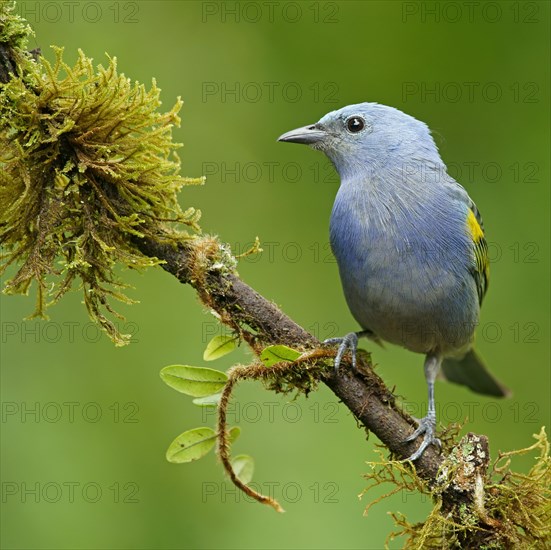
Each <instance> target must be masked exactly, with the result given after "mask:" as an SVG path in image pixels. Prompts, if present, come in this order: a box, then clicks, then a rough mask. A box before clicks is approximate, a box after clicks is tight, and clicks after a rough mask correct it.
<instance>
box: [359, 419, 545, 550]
mask: <svg viewBox="0 0 551 550" xmlns="http://www.w3.org/2000/svg"><path fill="white" fill-rule="evenodd" d="M534 437H535V439H536V443H535V444H534V445H532V446H531V447H528V448H526V449H520V450H518V451H511V452H508V453H501V454H500V455H499V457H498V458H497V460H496V461H495V462H494V464H493V466H492V467H491V468H490V470H489V471H488V473H487V475H486V476H485V479H484V480H482V481H483V484H482V483H481V488H482V490H481V492H480V495H479V496H480V498H479V499H478V500H477V499H476V497H475V499H474V501H470V500H467V501H465V502H458V503H456V504H455V505H452V506H450V503H449V502H447V503H446V504H447V506H446V510H444V509H443V495H445V493H446V490H447V488H448V487H449V486H450V484H454V485H455V484H457V477H456V474H457V473H458V469H461V468H463V470H462V471H463V472H464V469H465V464H463V465H461V464H460V463H459V459H458V457H459V456H460V455H462V456H463V457H467V458H469V457H470V454H471V453H472V452H473V450H474V449H473V445H472V444H470V443H466V444H465V442H464V441H463V442H460V443H459V445H458V446H457V447H456V448H455V449H454V452H452V454H451V455H450V457H449V459H447V460H446V461H445V462H444V464H443V466H442V469H441V475H440V476H439V477H438V486H437V487H436V488H433V490H432V491H429V489H428V488H427V486H426V484H425V483H424V482H423V481H422V480H421V479H420V478H418V477H417V475H416V473H415V471H414V470H413V469H411V468H410V467H408V465H407V464H406V463H403V462H400V461H389V460H386V459H384V457H383V456H382V454H381V460H380V461H378V462H370V463H368V464H369V465H370V466H371V468H372V472H371V473H369V474H366V476H365V477H366V479H367V480H368V481H369V486H368V488H367V489H366V490H365V491H364V493H366V492H368V491H369V490H370V489H371V488H373V487H375V486H378V485H381V484H390V485H391V490H390V491H388V492H387V493H385V494H384V495H383V496H381V497H379V498H378V499H376V500H374V501H373V502H371V503H370V504H368V506H367V508H366V514H367V512H368V511H369V509H370V508H371V506H373V505H374V504H376V503H378V502H380V501H381V500H383V499H384V498H386V497H388V496H390V495H393V494H395V493H398V492H400V491H408V492H420V493H422V494H423V493H424V494H430V495H431V496H432V497H433V500H434V507H433V509H432V511H431V513H430V514H429V516H428V517H427V519H426V520H425V521H424V522H422V523H416V524H412V523H410V522H409V521H408V520H407V518H406V517H405V516H404V515H403V514H400V513H392V514H391V515H392V517H393V519H394V522H395V523H396V525H397V526H398V527H399V531H397V532H394V533H391V534H390V535H389V538H388V541H387V543H389V542H390V541H391V540H393V539H395V538H397V537H400V538H404V539H405V543H404V546H403V548H406V549H416V550H421V549H435V550H436V549H442V548H446V549H447V548H474V547H479V548H487V549H488V550H490V549H494V548H520V549H525V548H526V549H528V548H530V549H540V548H541V549H542V550H543V549H544V548H550V547H551V532H550V530H549V525H551V499H550V497H551V458H550V456H549V441H548V440H547V436H546V433H545V429H544V428H542V429H541V431H540V433H539V434H536V435H534ZM469 449H470V450H469ZM526 453H536V457H535V464H534V466H533V467H532V468H531V470H530V471H529V472H528V474H520V473H516V472H514V471H512V470H511V469H510V463H511V459H512V458H513V457H515V456H517V455H521V454H526ZM469 462H470V461H469V460H467V464H468V463H469ZM447 497H449V494H448V495H447Z"/></svg>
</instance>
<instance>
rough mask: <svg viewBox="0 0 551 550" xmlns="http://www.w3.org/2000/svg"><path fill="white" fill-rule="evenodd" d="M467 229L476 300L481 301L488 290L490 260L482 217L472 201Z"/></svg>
mask: <svg viewBox="0 0 551 550" xmlns="http://www.w3.org/2000/svg"><path fill="white" fill-rule="evenodd" d="M467 231H468V232H469V234H470V235H471V237H472V239H473V244H474V259H475V265H474V269H473V272H472V273H473V276H474V279H475V282H476V288H477V291H478V300H479V302H480V303H482V299H483V298H484V295H485V294H486V291H487V290H488V282H489V279H490V262H489V259H488V244H487V243H486V239H485V238H484V229H483V227H482V218H481V216H480V212H479V211H478V209H477V208H476V206H475V204H474V203H472V205H471V207H470V208H469V212H468V214H467Z"/></svg>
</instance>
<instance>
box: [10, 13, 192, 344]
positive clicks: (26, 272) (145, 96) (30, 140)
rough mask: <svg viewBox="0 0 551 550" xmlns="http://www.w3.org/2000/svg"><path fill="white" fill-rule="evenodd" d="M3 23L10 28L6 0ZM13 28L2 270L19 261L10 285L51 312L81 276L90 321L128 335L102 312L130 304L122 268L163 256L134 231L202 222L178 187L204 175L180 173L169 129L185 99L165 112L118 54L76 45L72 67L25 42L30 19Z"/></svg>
mask: <svg viewBox="0 0 551 550" xmlns="http://www.w3.org/2000/svg"><path fill="white" fill-rule="evenodd" d="M13 17H16V16H13ZM0 21H1V22H6V21H12V23H10V24H11V27H14V23H13V19H9V17H8V16H7V15H6V11H5V6H4V11H3V12H2V15H1V19H0ZM26 32H27V33H28V32H30V31H29V30H27V31H26ZM10 33H11V34H10ZM14 33H18V35H17V41H16V42H15V44H16V46H15V47H13V42H12V47H11V49H10V50H7V54H6V56H5V58H6V59H8V60H9V62H6V63H2V69H3V72H11V73H12V74H11V75H10V76H11V78H10V79H8V80H7V81H6V82H5V83H1V84H0V151H1V152H0V201H1V204H2V209H1V212H0V243H1V244H2V245H3V248H4V253H3V256H2V265H1V267H0V269H1V271H0V273H2V272H4V271H5V269H6V268H7V267H8V266H9V265H11V264H17V265H18V270H17V272H16V273H15V274H14V275H13V276H12V277H11V278H10V279H9V280H8V281H7V283H6V287H5V291H6V292H9V293H27V292H28V290H29V287H30V285H31V283H32V282H33V281H35V282H36V284H37V286H38V293H37V295H38V299H37V305H36V309H35V312H34V315H38V316H44V315H45V307H46V305H47V304H48V302H50V301H51V302H55V301H57V300H58V299H59V298H60V297H61V296H62V295H63V294H64V293H65V292H67V290H69V289H70V288H71V287H72V286H73V283H74V282H75V281H79V282H80V287H81V288H82V290H83V293H84V302H85V304H86V307H87V309H88V311H89V313H90V316H91V317H92V319H93V320H94V321H96V322H98V323H99V324H100V325H101V327H102V328H103V329H104V330H105V331H106V332H107V333H108V334H109V336H110V337H111V338H112V339H113V340H114V341H115V343H117V344H123V343H125V341H126V339H125V336H124V335H122V334H120V333H119V331H118V329H117V327H116V325H115V324H114V323H113V322H112V321H111V320H110V319H109V318H108V317H107V316H106V313H111V314H113V315H115V316H118V314H117V313H116V311H115V310H114V309H113V307H112V305H111V300H110V299H111V298H115V299H118V300H120V301H123V302H130V301H131V300H129V298H128V297H127V296H125V294H124V293H123V292H122V290H123V288H124V286H125V285H124V284H123V283H122V282H121V281H120V280H119V279H118V278H117V276H116V275H115V273H114V268H115V266H116V265H117V264H119V265H122V266H125V267H128V268H134V269H140V268H145V267H148V266H151V265H154V264H156V263H159V260H157V259H156V258H151V257H149V256H147V255H145V254H143V253H142V252H140V250H139V248H137V247H136V245H135V243H134V242H133V239H136V238H143V237H149V238H154V239H155V240H157V241H162V242H167V243H173V244H176V243H178V242H182V241H184V240H186V239H189V237H190V236H191V235H193V233H194V232H196V231H198V230H199V227H198V220H199V215H200V212H199V211H197V210H195V209H194V208H188V209H186V210H185V211H182V209H181V208H180V206H179V204H178V200H177V193H178V191H179V190H180V188H181V187H182V186H183V185H186V184H200V183H203V178H184V177H181V176H180V175H179V171H180V159H179V157H178V155H177V154H176V149H177V148H178V147H179V146H180V145H179V144H177V143H174V142H173V139H172V129H173V127H174V126H178V125H179V124H180V118H179V116H178V112H179V110H180V108H181V105H182V102H181V101H180V99H178V100H177V102H176V104H175V105H174V106H173V107H172V109H170V110H169V111H167V112H160V111H159V107H160V105H161V101H160V90H159V88H158V87H157V86H156V84H155V81H153V82H152V84H151V87H150V88H149V90H148V89H146V87H145V86H144V85H142V84H139V83H137V82H135V83H132V82H131V81H130V79H129V78H127V77H126V76H124V74H121V73H119V72H118V70H117V64H116V59H115V58H108V60H107V63H106V66H105V67H104V66H102V65H99V66H98V67H97V68H95V67H94V65H93V62H92V59H90V58H88V57H86V55H84V53H83V52H82V51H80V52H79V55H78V59H77V61H76V63H75V64H74V65H72V66H70V65H69V64H67V63H66V62H65V61H64V60H63V50H62V49H60V48H54V52H55V62H54V63H53V64H50V63H49V62H48V61H47V60H46V59H44V58H42V57H40V58H38V60H34V59H33V57H32V56H31V55H30V54H27V53H26V52H25V51H24V48H25V47H26V36H25V28H24V27H21V26H18V27H17V28H13V29H12V30H11V31H10V27H9V25H7V26H6V25H4V26H3V27H2V29H0V36H2V37H4V36H6V35H7V36H6V38H4V40H9V38H10V36H11V37H12V38H13V35H14ZM6 49H7V48H6V47H4V48H3V50H2V51H4V50H6ZM3 72H2V74H3ZM23 75H24V78H23V77H22V76H23ZM186 228H187V229H186Z"/></svg>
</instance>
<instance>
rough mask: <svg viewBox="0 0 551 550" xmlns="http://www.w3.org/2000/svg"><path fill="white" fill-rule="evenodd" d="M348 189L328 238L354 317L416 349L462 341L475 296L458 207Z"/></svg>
mask: <svg viewBox="0 0 551 550" xmlns="http://www.w3.org/2000/svg"><path fill="white" fill-rule="evenodd" d="M347 191H348V190H346V189H344V190H343V187H342V186H341V189H340V190H339V193H338V195H337V199H336V201H335V205H334V207H333V211H332V215H331V223H330V241H331V247H332V250H333V253H334V254H335V257H336V259H337V263H338V266H339V272H340V276H341V281H342V286H343V290H344V294H345V297H346V300H347V303H348V306H349V308H350V310H351V312H352V314H353V315H354V317H355V318H356V320H357V321H358V322H359V323H360V325H361V326H362V327H363V328H366V329H369V330H371V331H373V332H374V333H375V334H377V335H378V336H379V337H381V338H382V339H383V340H386V341H389V342H392V343H396V344H400V345H403V346H404V347H406V348H408V349H411V350H413V351H418V352H422V353H426V352H428V351H431V350H434V349H441V350H444V348H447V349H455V348H459V347H462V346H464V345H465V344H466V343H467V342H468V341H470V338H471V336H472V333H473V332H474V326H475V325H476V322H477V320H478V300H477V298H476V288H475V285H474V281H473V280H472V277H471V276H470V274H469V271H468V264H469V251H468V244H469V243H468V241H467V239H466V237H464V233H465V232H464V230H463V228H462V227H463V226H462V225H461V213H460V212H455V210H454V205H453V204H450V205H449V209H446V208H443V207H442V204H439V205H438V212H439V215H438V216H436V215H435V212H434V211H433V212H430V211H429V210H427V212H425V213H424V212H423V209H424V207H423V206H420V204H419V203H418V204H414V205H412V206H411V208H406V206H405V205H404V204H403V203H399V202H397V203H394V202H393V201H392V200H391V199H387V200H386V201H385V202H384V203H380V202H377V201H376V197H375V198H374V197H369V196H367V195H364V196H358V195H357V194H356V193H350V192H347ZM425 207H426V208H427V209H430V204H426V205H425ZM429 212H430V214H429Z"/></svg>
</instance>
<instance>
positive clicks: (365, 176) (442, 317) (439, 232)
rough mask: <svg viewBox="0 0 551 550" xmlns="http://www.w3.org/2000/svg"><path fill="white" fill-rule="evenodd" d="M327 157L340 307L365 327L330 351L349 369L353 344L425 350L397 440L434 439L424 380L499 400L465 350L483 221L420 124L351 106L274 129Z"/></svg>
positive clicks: (497, 388) (484, 265) (485, 270)
mask: <svg viewBox="0 0 551 550" xmlns="http://www.w3.org/2000/svg"><path fill="white" fill-rule="evenodd" d="M279 141H284V142H294V143H304V144H306V145H309V146H311V147H312V148H313V149H317V150H320V151H322V152H323V153H325V155H327V157H328V158H329V159H330V160H331V162H332V163H333V165H334V166H335V169H336V170H337V172H338V174H339V176H340V180H341V184H340V187H339V190H338V193H337V196H336V199H335V203H334V205H333V210H332V213H331V221H330V242H331V248H332V250H333V253H334V255H335V257H336V259H337V263H338V266H339V272H340V277H341V281H342V286H343V290H344V295H345V297H346V301H347V303H348V307H349V308H350V311H351V312H352V315H353V316H354V318H355V319H356V321H357V322H358V323H359V324H360V326H361V327H362V329H363V330H361V331H359V332H351V333H349V334H347V335H346V336H344V337H342V338H332V339H329V340H326V341H325V342H324V343H328V344H339V349H338V352H337V355H336V357H335V368H336V369H338V367H339V364H340V362H341V359H342V357H343V354H344V353H346V351H347V350H350V351H351V353H352V364H353V366H354V367H355V365H356V349H357V343H358V337H360V336H367V337H368V338H371V339H373V340H375V341H378V340H384V341H386V342H390V343H392V344H397V345H400V346H403V347H405V348H406V349H408V350H411V351H413V352H417V353H422V354H424V355H425V363H424V369H425V378H426V381H427V385H428V411H427V415H426V416H425V417H424V418H422V419H418V420H417V421H418V428H417V429H416V430H415V431H414V432H413V433H412V434H411V436H410V437H408V438H407V440H406V441H414V440H415V439H417V437H419V436H423V440H422V442H421V445H420V446H419V448H418V450H417V451H416V452H414V453H413V454H412V455H411V456H410V457H409V460H412V461H413V460H417V459H418V458H419V457H420V456H421V455H422V454H423V452H424V451H425V449H426V448H427V447H428V446H429V445H431V444H437V445H438V446H439V447H441V442H440V440H439V439H438V438H437V437H436V434H435V431H436V411H435V405H434V381H435V379H436V377H437V375H438V373H439V371H440V370H442V371H443V372H442V374H443V376H444V377H445V378H446V379H448V380H450V381H452V382H456V383H459V384H464V385H465V386H468V387H469V388H470V389H471V390H473V391H475V392H478V393H483V394H487V395H492V396H495V397H503V396H506V395H508V393H509V392H508V390H507V389H506V388H505V387H504V386H503V385H501V384H500V383H499V382H498V381H497V380H496V379H495V378H494V377H493V376H492V375H491V374H490V373H489V372H488V370H487V369H486V368H485V366H484V364H483V363H482V361H481V359H480V357H479V356H478V355H477V354H476V353H475V351H474V350H473V347H472V346H473V339H474V331H475V327H476V325H477V324H478V319H479V312H480V305H481V303H482V299H483V298H484V295H485V293H486V290H487V288H488V278H489V262H488V247H487V244H486V240H485V238H484V228H483V224H482V218H481V216H480V212H479V211H478V209H477V207H476V205H475V204H474V202H473V201H472V200H471V198H470V197H469V195H468V194H467V192H466V191H465V189H464V188H463V187H462V186H461V185H459V184H458V183H457V182H456V181H455V180H454V179H453V178H451V177H450V176H449V175H448V173H447V169H446V166H445V164H444V163H443V161H442V159H441V158H440V155H439V153H438V149H437V147H436V144H435V143H434V140H433V139H432V136H431V134H430V130H429V128H428V127H427V125H426V124H424V123H423V122H420V121H419V120H416V119H415V118H413V117H412V116H409V115H407V114H405V113H403V112H401V111H399V110H398V109H395V108H393V107H387V106H385V105H380V104H378V103H360V104H357V105H349V106H347V107H344V108H342V109H339V110H337V111H333V112H331V113H329V114H327V115H325V116H324V117H323V118H322V119H321V120H320V121H319V122H317V123H316V124H313V125H310V126H304V127H303V128H298V129H296V130H292V131H290V132H287V133H285V134H283V135H282V136H281V137H280V138H279Z"/></svg>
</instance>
